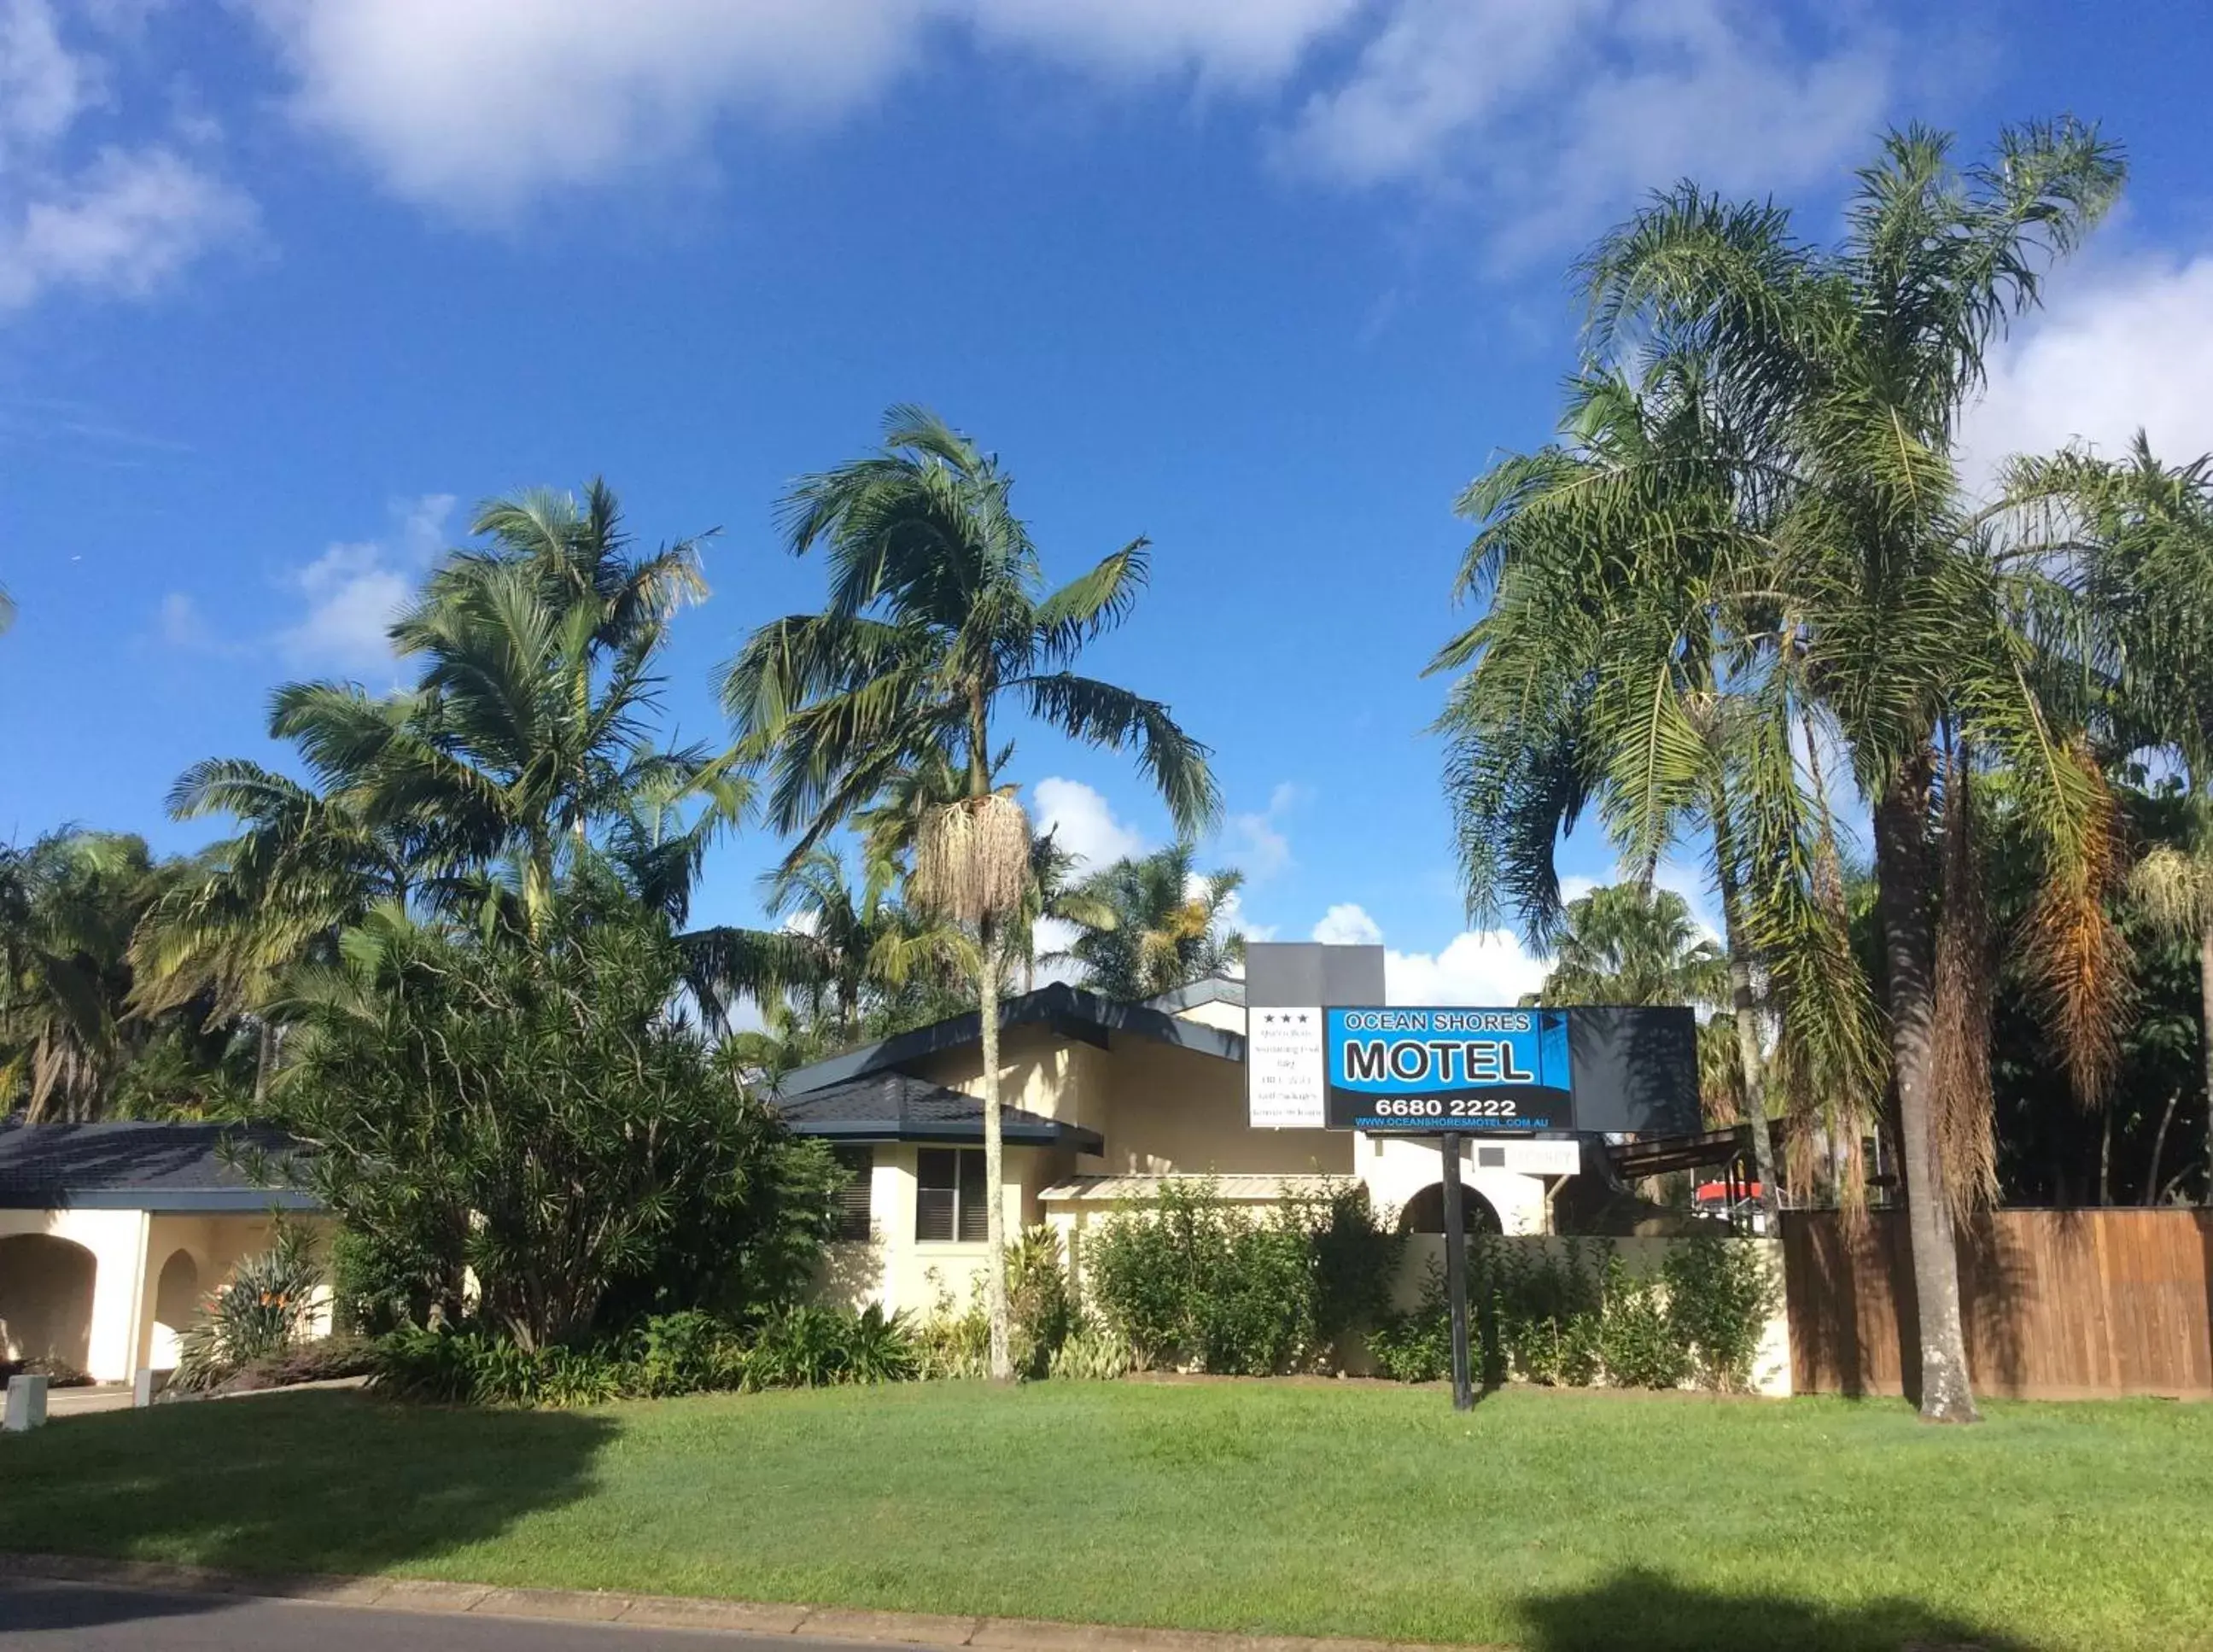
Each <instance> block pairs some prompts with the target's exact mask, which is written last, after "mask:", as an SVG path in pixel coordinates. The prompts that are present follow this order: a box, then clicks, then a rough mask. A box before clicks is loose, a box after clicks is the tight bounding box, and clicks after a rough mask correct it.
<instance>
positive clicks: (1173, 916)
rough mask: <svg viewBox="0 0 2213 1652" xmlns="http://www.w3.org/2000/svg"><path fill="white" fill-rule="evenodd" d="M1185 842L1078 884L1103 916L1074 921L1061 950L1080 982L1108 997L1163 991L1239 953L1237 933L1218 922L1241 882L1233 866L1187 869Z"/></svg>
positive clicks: (1191, 853) (1190, 854) (1216, 969)
mask: <svg viewBox="0 0 2213 1652" xmlns="http://www.w3.org/2000/svg"><path fill="white" fill-rule="evenodd" d="M1195 858H1196V850H1194V848H1193V847H1192V844H1190V843H1188V842H1184V843H1178V844H1170V845H1169V846H1168V847H1167V848H1165V849H1158V850H1154V851H1153V852H1152V853H1151V854H1149V855H1143V856H1131V857H1129V858H1126V859H1123V860H1119V861H1117V862H1115V863H1114V864H1113V865H1112V866H1108V867H1104V868H1101V869H1100V870H1099V871H1097V872H1094V873H1093V874H1092V875H1090V876H1089V877H1088V878H1087V879H1085V880H1084V881H1083V883H1082V885H1081V886H1080V887H1081V889H1082V893H1083V894H1084V895H1086V896H1087V897H1088V899H1090V900H1091V901H1092V902H1093V903H1094V905H1098V906H1100V907H1102V908H1104V909H1105V911H1106V914H1107V915H1108V917H1110V919H1111V921H1110V922H1109V923H1106V924H1081V925H1080V932H1079V933H1078V934H1077V936H1076V939H1075V940H1074V941H1073V942H1070V945H1069V948H1068V954H1067V955H1068V956H1069V958H1070V959H1071V960H1073V961H1075V962H1076V963H1078V964H1081V965H1082V966H1083V970H1084V974H1085V984H1087V985H1088V986H1089V987H1090V988H1091V990H1092V991H1094V992H1103V993H1105V994H1106V996H1107V997H1110V998H1120V999H1123V1000H1125V1001H1133V1000H1136V999H1140V998H1150V997H1155V996H1156V995H1158V994H1160V993H1162V992H1170V991H1174V990H1175V989H1176V988H1177V987H1180V986H1188V985H1190V984H1191V983H1192V982H1193V981H1197V980H1201V979H1204V978H1205V977H1207V976H1209V975H1215V974H1219V973H1220V972H1222V970H1224V969H1226V968H1228V966H1230V965H1232V964H1233V963H1235V962H1236V961H1237V960H1239V959H1241V958H1242V957H1243V956H1244V952H1245V942H1244V937H1243V936H1241V935H1239V934H1237V933H1236V932H1235V930H1231V929H1229V928H1228V925H1227V924H1226V923H1225V922H1224V915H1225V909H1226V908H1227V907H1228V903H1229V899H1230V897H1231V896H1232V895H1234V894H1235V893H1237V890H1238V888H1239V887H1241V885H1242V884H1243V883H1244V881H1245V875H1244V874H1243V873H1241V872H1239V871H1235V870H1234V869H1231V870H1225V871H1219V872H1210V873H1207V874H1205V875H1204V876H1202V875H1199V874H1198V872H1197V871H1195V870H1194V869H1193V864H1192V863H1193V861H1194V859H1195Z"/></svg>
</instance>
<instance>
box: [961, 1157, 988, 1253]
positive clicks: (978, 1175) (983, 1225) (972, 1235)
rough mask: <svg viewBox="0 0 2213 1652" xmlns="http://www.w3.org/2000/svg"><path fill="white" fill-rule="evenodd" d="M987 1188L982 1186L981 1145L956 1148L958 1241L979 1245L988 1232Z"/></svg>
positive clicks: (982, 1163) (982, 1161) (982, 1159)
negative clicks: (958, 1209) (958, 1178)
mask: <svg viewBox="0 0 2213 1652" xmlns="http://www.w3.org/2000/svg"><path fill="white" fill-rule="evenodd" d="M989 1198H990V1193H989V1191H988V1190H987V1189H986V1188H985V1186H984V1152H983V1149H981V1148H963V1149H961V1150H960V1242H961V1243H962V1244H964V1245H980V1244H982V1243H983V1242H984V1241H985V1238H986V1237H987V1236H988V1235H989V1234H990V1232H991V1229H990V1227H989V1226H988V1224H989V1222H990V1220H991V1207H990V1204H988V1202H987V1201H988V1200H989Z"/></svg>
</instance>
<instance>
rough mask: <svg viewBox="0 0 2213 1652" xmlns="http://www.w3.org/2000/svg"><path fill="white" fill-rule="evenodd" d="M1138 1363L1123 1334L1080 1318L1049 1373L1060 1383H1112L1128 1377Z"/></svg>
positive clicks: (1054, 1358)
mask: <svg viewBox="0 0 2213 1652" xmlns="http://www.w3.org/2000/svg"><path fill="white" fill-rule="evenodd" d="M1134 1363H1135V1361H1134V1359H1133V1357H1132V1356H1131V1352H1130V1344H1128V1342H1126V1341H1125V1340H1124V1338H1123V1337H1122V1335H1121V1333H1120V1332H1117V1331H1115V1330H1114V1329H1113V1327H1111V1326H1106V1325H1102V1324H1100V1322H1099V1321H1098V1320H1091V1319H1079V1320H1078V1321H1077V1323H1076V1328H1075V1329H1074V1330H1072V1331H1070V1332H1069V1333H1068V1335H1067V1337H1066V1338H1064V1339H1063V1340H1062V1342H1061V1344H1060V1346H1059V1347H1058V1348H1056V1349H1054V1350H1053V1351H1052V1361H1051V1362H1050V1364H1049V1365H1048V1367H1047V1369H1046V1375H1048V1376H1050V1377H1052V1379H1053V1380H1054V1381H1059V1382H1112V1381H1114V1380H1115V1379H1116V1378H1117V1377H1122V1376H1127V1375H1129V1373H1130V1369H1131V1366H1132V1365H1133V1364H1134Z"/></svg>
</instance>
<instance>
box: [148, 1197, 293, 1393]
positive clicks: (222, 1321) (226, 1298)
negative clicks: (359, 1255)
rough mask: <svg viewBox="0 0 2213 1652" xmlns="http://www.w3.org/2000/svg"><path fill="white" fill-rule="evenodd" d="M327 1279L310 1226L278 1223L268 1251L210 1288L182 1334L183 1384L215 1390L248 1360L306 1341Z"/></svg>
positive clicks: (177, 1378)
mask: <svg viewBox="0 0 2213 1652" xmlns="http://www.w3.org/2000/svg"><path fill="white" fill-rule="evenodd" d="M322 1282H323V1270H322V1265H321V1263H320V1262H319V1261H318V1260H317V1259H316V1257H315V1250H314V1244H313V1242H312V1241H310V1240H309V1239H308V1234H306V1232H305V1231H304V1230H303V1229H302V1228H299V1227H298V1226H296V1224H294V1223H292V1222H277V1225H276V1231H275V1234H274V1236H273V1238H272V1240H271V1244H270V1247H269V1248H268V1249H267V1250H265V1251H263V1252H261V1253H259V1254H258V1255H254V1256H249V1257H247V1259H245V1260H243V1261H241V1263H239V1265H237V1266H236V1267H235V1268H234V1269H233V1270H232V1271H231V1277H230V1278H229V1282H228V1283H224V1284H222V1285H218V1286H217V1287H216V1289H214V1290H212V1291H210V1292H209V1293H208V1295H207V1297H206V1299H205V1300H204V1302H203V1303H202V1304H201V1308H200V1317H199V1318H198V1319H197V1320H194V1321H193V1322H192V1324H191V1325H190V1326H187V1327H186V1329H185V1332H184V1333H183V1334H182V1335H181V1336H180V1337H179V1338H177V1369H176V1375H174V1377H173V1378H172V1379H171V1381H172V1382H173V1383H174V1386H175V1387H178V1388H180V1389H183V1390H186V1391H187V1392H197V1391H202V1390H205V1389H210V1388H213V1387H216V1385H217V1384H218V1383H220V1382H222V1381H223V1380H224V1379H225V1378H226V1377H229V1375H231V1374H232V1373H233V1372H235V1371H236V1370H237V1369H239V1368H240V1367H241V1366H243V1365H246V1364H247V1363H248V1362H252V1361H254V1360H259V1359H265V1358H267V1357H269V1356H271V1355H275V1354H281V1353H283V1351H284V1350H286V1349H289V1348H290V1347H291V1346H292V1345H293V1344H295V1343H297V1342H300V1341H302V1339H304V1338H306V1336H307V1334H308V1326H309V1324H310V1321H311V1320H313V1319H314V1311H315V1291H316V1288H317V1287H318V1286H320V1284H321V1283H322Z"/></svg>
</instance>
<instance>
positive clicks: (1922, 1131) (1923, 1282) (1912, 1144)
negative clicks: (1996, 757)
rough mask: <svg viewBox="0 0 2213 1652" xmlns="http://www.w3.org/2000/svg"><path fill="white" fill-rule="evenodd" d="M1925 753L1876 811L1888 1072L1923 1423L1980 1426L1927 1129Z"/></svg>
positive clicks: (1944, 1203) (1932, 958) (1930, 1016)
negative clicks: (1893, 1093)
mask: <svg viewBox="0 0 2213 1652" xmlns="http://www.w3.org/2000/svg"><path fill="white" fill-rule="evenodd" d="M1929 768H1930V765H1929V760H1928V758H1927V756H1926V754H1925V753H1924V754H1923V756H1921V757H1920V758H1918V759H1916V760H1915V761H1913V762H1912V763H1911V764H1909V765H1907V766H1906V768H1905V770H1904V771H1902V772H1901V773H1900V774H1899V776H1898V777H1897V778H1895V779H1893V781H1892V782H1891V783H1890V785H1889V787H1888V788H1887V789H1886V790H1885V791H1884V793H1883V795H1882V797H1881V801H1880V802H1877V803H1876V805H1875V878H1876V890H1875V905H1876V909H1877V911H1878V912H1879V913H1880V915H1881V921H1882V934H1883V951H1884V956H1885V958H1886V960H1887V963H1888V965H1889V971H1890V1052H1891V1064H1892V1068H1893V1072H1894V1074H1895V1076H1896V1080H1897V1084H1898V1112H1899V1134H1900V1135H1901V1136H1902V1137H1904V1138H1905V1140H1904V1146H1905V1154H1904V1155H1903V1156H1904V1158H1905V1166H1904V1168H1905V1217H1906V1228H1907V1232H1908V1234H1910V1235H1911V1240H1912V1247H1913V1290H1914V1296H1915V1299H1916V1302H1917V1307H1918V1309H1919V1316H1920V1332H1921V1415H1922V1417H1923V1419H1924V1420H1925V1421H1928V1422H1931V1423H1972V1422H1975V1421H1977V1420H1978V1417H1977V1416H1976V1412H1975V1399H1974V1394H1973V1393H1972V1390H1971V1389H1970V1387H1969V1386H1968V1381H1967V1350H1966V1334H1965V1332H1964V1331H1963V1330H1962V1328H1961V1324H1960V1259H1959V1254H1958V1253H1957V1251H1956V1250H1955V1249H1954V1247H1953V1241H1952V1213H1951V1205H1950V1204H1949V1202H1948V1200H1947V1198H1946V1197H1945V1193H1944V1178H1943V1168H1942V1166H1941V1165H1940V1164H1939V1163H1938V1162H1937V1158H1936V1143H1935V1140H1934V1133H1933V1131H1931V1129H1930V1113H1931V1102H1932V1100H1933V1099H1934V1098H1933V1090H1934V1084H1933V1078H1934V1074H1933V1071H1932V1068H1933V1062H1932V1059H1931V1058H1932V1056H1933V1055H1934V1052H1935V1033H1936V923H1935V915H1934V913H1933V912H1932V911H1931V909H1930V896H1931V893H1932V891H1931V889H1930V864H1929V859H1930V856H1929V839H1928V808H1927V798H1928V786H1929V777H1930V774H1929Z"/></svg>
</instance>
